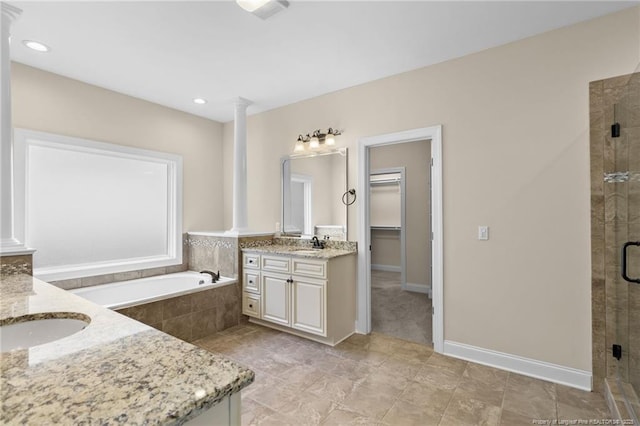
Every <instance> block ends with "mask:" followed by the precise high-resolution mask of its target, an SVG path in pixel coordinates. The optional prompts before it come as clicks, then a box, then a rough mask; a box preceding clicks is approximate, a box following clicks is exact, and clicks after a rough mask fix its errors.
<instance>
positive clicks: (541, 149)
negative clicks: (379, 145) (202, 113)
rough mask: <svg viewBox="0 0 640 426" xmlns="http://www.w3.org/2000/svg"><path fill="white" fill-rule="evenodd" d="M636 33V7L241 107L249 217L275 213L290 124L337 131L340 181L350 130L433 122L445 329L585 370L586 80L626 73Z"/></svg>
mask: <svg viewBox="0 0 640 426" xmlns="http://www.w3.org/2000/svg"><path fill="white" fill-rule="evenodd" d="M639 40H640V8H638V7H636V8H634V9H631V10H629V9H627V10H625V11H622V12H620V13H616V14H613V15H609V16H605V17H602V18H599V19H596V20H593V21H589V22H586V23H581V24H578V25H575V26H572V27H568V28H564V29H560V30H556V31H552V32H549V33H546V34H542V35H539V36H536V37H532V38H528V39H525V40H522V41H519V42H515V43H512V44H508V45H505V46H501V47H497V48H494V49H489V50H486V51H483V52H480V53H477V54H473V55H469V56H466V57H463V58H461V59H457V60H452V61H448V62H445V63H442V64H438V65H435V66H431V67H427V68H421V69H418V70H415V71H411V72H407V73H404V74H399V75H396V76H393V77H389V78H386V79H383V80H379V81H375V82H371V83H368V84H364V85H361V86H357V87H353V88H349V89H346V90H342V91H339V92H335V93H331V94H328V95H325V96H321V97H318V98H314V99H310V100H307V101H304V102H300V103H297V104H293V105H289V106H287V107H283V108H279V109H276V110H272V111H269V112H265V113H261V114H256V115H253V116H251V117H249V120H248V126H249V128H248V138H249V142H248V149H249V157H248V160H247V161H248V170H249V171H248V178H249V199H248V205H249V225H250V226H251V227H252V228H254V229H258V230H263V229H264V230H272V228H273V224H274V223H275V222H276V221H277V218H278V216H279V210H280V208H279V200H280V192H279V191H280V190H279V179H280V177H279V167H278V165H279V163H280V157H281V156H282V155H284V154H287V153H290V152H291V151H292V150H293V146H294V143H295V140H296V137H297V135H298V134H299V133H307V132H309V131H311V130H313V129H316V128H319V127H325V126H333V127H334V128H335V127H337V128H340V129H344V131H345V132H344V135H342V136H340V137H338V138H337V143H338V144H339V145H341V146H347V147H349V149H350V152H349V182H350V185H349V186H352V187H353V186H355V184H356V178H357V176H358V170H357V160H358V159H357V150H356V148H357V142H358V140H359V139H360V138H362V137H364V136H372V135H379V134H384V133H390V132H397V131H402V130H406V129H413V128H418V127H426V126H430V125H435V124H442V125H443V158H444V164H443V173H444V176H443V182H444V247H445V249H444V250H445V252H444V262H445V265H444V268H445V270H444V277H445V278H444V301H445V306H444V324H445V330H444V336H445V339H446V340H452V341H456V342H462V343H466V344H469V345H474V346H479V347H483V348H488V349H492V350H495V351H500V352H506V353H510V354H515V355H519V356H523V357H528V358H534V359H538V360H542V361H547V362H551V363H556V364H560V365H565V366H569V367H574V368H578V369H583V370H591V331H590V330H591V326H590V324H591V321H590V309H589V308H590V269H591V268H590V258H589V150H588V147H589V111H588V106H589V101H588V95H589V90H588V88H589V87H588V83H589V81H592V80H597V79H602V78H606V77H609V76H614V75H619V74H627V73H630V72H632V71H633V70H634V69H635V68H636V67H637V66H638V63H639V60H640V58H639V52H640V49H639V47H638V44H639ZM332 66H339V64H333V65H332ZM249 113H251V109H250V108H249ZM232 133H233V129H232V123H227V124H225V129H224V141H225V142H224V159H225V171H224V173H225V225H226V226H227V227H229V226H230V224H231V202H230V201H231V176H232V175H231V173H232V166H231V159H232V152H233V150H232V140H233V139H232ZM266 194H269V196H268V197H267V196H265V195H266ZM357 207H358V202H356V203H355V204H354V205H352V206H351V207H350V208H349V213H350V217H349V239H350V240H355V239H356V238H357V234H356V229H357V217H356V212H357ZM478 225H489V226H490V227H491V239H490V240H489V241H478V240H476V233H477V226H478Z"/></svg>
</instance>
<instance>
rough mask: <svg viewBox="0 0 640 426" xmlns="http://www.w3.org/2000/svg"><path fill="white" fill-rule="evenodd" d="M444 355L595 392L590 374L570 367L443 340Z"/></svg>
mask: <svg viewBox="0 0 640 426" xmlns="http://www.w3.org/2000/svg"><path fill="white" fill-rule="evenodd" d="M444 354H445V355H449V356H452V357H455V358H461V359H464V360H467V361H472V362H475V363H478V364H483V365H488V366H490V367H496V368H500V369H502V370H507V371H512V372H514V373H519V374H522V375H524V376H530V377H535V378H536V379H542V380H547V381H550V382H554V383H559V384H562V385H566V386H571V387H573V388H578V389H582V390H586V391H590V390H592V375H591V372H589V371H585V370H578V369H575V368H571V367H565V366H562V365H557V364H552V363H549V362H545V361H538V360H535V359H531V358H524V357H521V356H518V355H511V354H507V353H504V352H497V351H492V350H490V349H484V348H479V347H477V346H471V345H466V344H464V343H457V342H452V341H449V340H445V341H444Z"/></svg>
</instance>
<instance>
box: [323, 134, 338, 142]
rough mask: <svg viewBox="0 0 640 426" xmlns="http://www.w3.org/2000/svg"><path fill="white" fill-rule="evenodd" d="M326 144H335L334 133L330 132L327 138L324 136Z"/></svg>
mask: <svg viewBox="0 0 640 426" xmlns="http://www.w3.org/2000/svg"><path fill="white" fill-rule="evenodd" d="M324 144H325V145H335V144H336V140H335V139H334V137H333V133H329V134H328V135H327V137H326V138H324Z"/></svg>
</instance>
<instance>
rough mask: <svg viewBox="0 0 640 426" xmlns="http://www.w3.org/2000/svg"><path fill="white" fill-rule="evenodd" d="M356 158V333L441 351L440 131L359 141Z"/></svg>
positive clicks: (428, 129)
mask: <svg viewBox="0 0 640 426" xmlns="http://www.w3.org/2000/svg"><path fill="white" fill-rule="evenodd" d="M358 154H359V159H358V163H359V164H358V165H359V195H361V197H362V198H361V199H360V201H361V202H360V204H359V206H358V212H359V227H358V231H359V233H358V235H359V239H358V243H359V246H360V247H362V248H365V250H359V254H358V268H359V270H358V276H359V278H358V320H357V330H358V332H360V333H365V334H366V333H369V332H371V331H375V332H381V333H384V334H389V335H393V336H396V337H399V338H402V339H406V340H413V341H416V342H419V343H423V344H427V345H431V344H432V343H433V346H434V350H435V351H437V352H442V346H443V343H444V341H443V320H442V318H443V316H442V306H443V298H442V294H443V291H442V290H443V288H442V285H443V281H442V267H443V262H442V247H443V244H442V140H441V126H433V127H428V128H422V129H415V130H409V131H405V132H399V133H394V134H387V135H380V136H374V137H368V138H364V139H361V140H360V142H359V152H358ZM403 204H404V207H403ZM367 249H368V250H367Z"/></svg>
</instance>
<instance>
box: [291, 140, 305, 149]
mask: <svg viewBox="0 0 640 426" xmlns="http://www.w3.org/2000/svg"><path fill="white" fill-rule="evenodd" d="M301 151H304V143H302V141H301V140H298V142H296V146H295V147H294V148H293V152H301Z"/></svg>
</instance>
